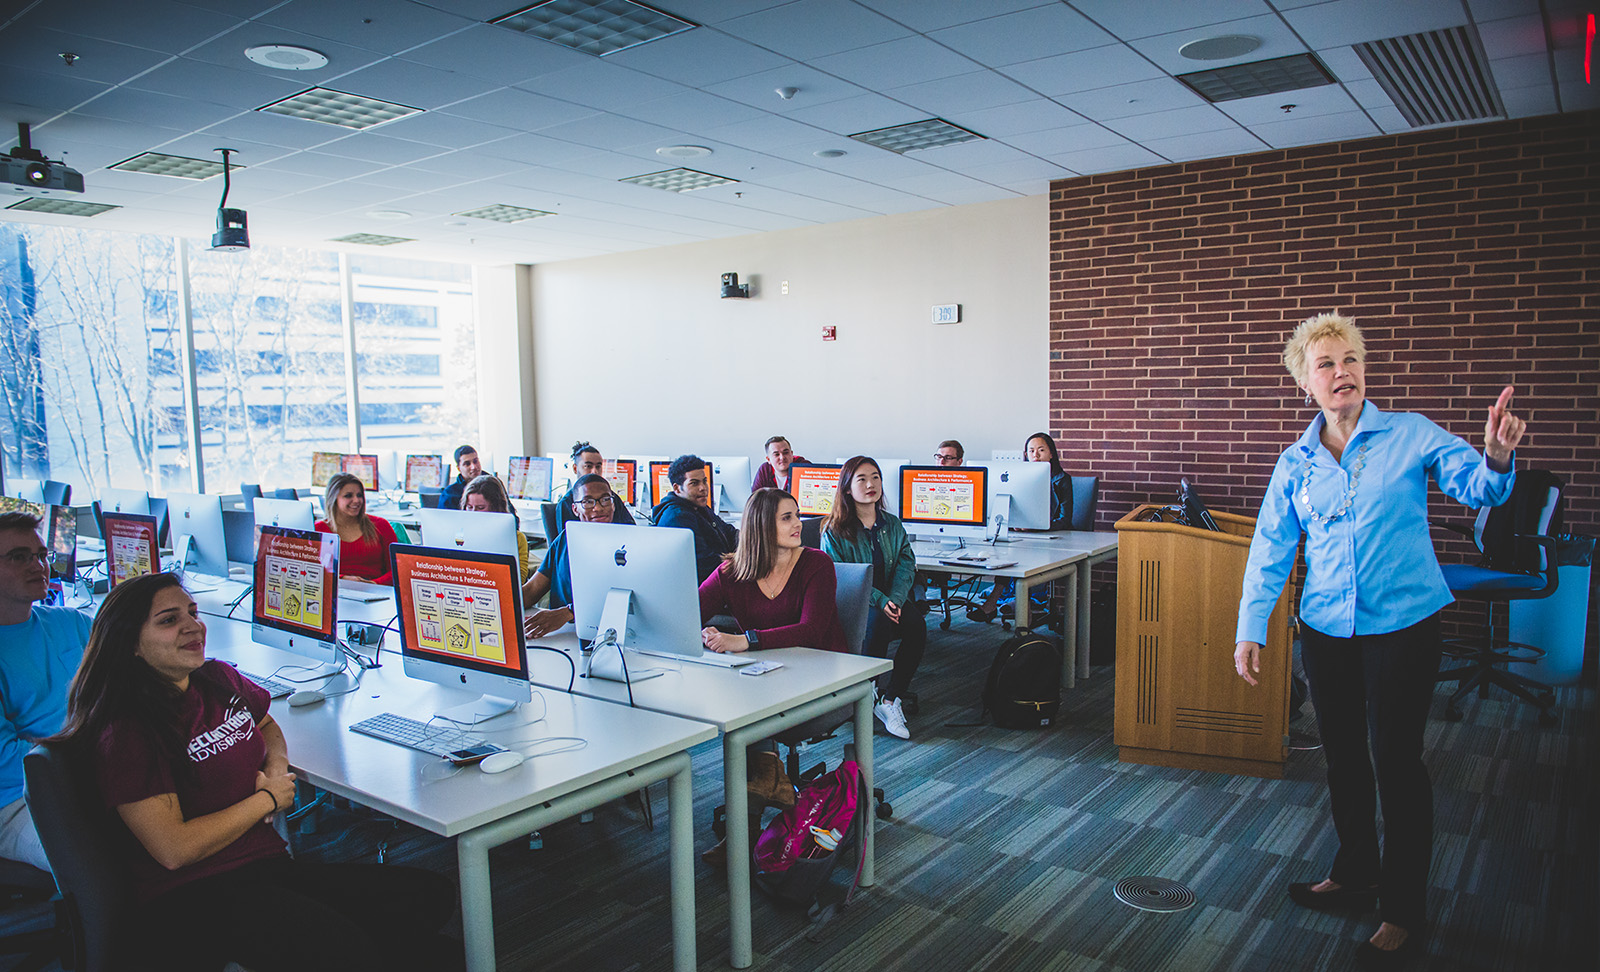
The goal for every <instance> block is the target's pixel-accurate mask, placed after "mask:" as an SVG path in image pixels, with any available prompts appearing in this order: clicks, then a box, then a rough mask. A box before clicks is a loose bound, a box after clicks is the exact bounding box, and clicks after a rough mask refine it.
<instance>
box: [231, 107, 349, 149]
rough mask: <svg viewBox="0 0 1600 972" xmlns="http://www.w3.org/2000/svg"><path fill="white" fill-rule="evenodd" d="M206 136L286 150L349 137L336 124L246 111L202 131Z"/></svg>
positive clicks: (264, 112)
mask: <svg viewBox="0 0 1600 972" xmlns="http://www.w3.org/2000/svg"><path fill="white" fill-rule="evenodd" d="M201 131H202V132H204V133H206V134H208V135H220V136H223V143H226V142H227V140H228V138H229V137H232V136H237V137H238V138H242V139H245V140H246V141H251V142H265V143H268V144H271V145H278V146H281V147H283V148H289V149H307V148H310V147H312V146H313V145H321V144H322V143H323V142H331V141H333V140H334V139H336V138H343V137H345V136H346V135H348V134H350V129H348V128H341V127H340V126H338V125H327V124H324V123H322V122H314V121H308V120H307V119H304V118H290V117H289V116H287V115H278V114H274V113H272V112H267V111H247V112H243V113H241V114H238V115H234V116H233V117H232V118H228V119H225V120H223V121H220V122H218V123H217V124H215V125H210V126H207V127H206V128H204V129H201Z"/></svg>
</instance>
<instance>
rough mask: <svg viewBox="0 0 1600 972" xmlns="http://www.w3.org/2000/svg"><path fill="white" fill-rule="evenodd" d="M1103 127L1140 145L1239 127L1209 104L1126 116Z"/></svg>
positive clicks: (1115, 119)
mask: <svg viewBox="0 0 1600 972" xmlns="http://www.w3.org/2000/svg"><path fill="white" fill-rule="evenodd" d="M1105 124H1106V127H1107V128H1109V129H1111V130H1112V131H1114V132H1116V133H1117V134H1119V135H1121V136H1122V137H1123V138H1126V139H1128V140H1129V141H1131V142H1138V143H1140V144H1141V145H1143V144H1147V143H1149V142H1150V141H1151V140H1153V139H1161V138H1174V137H1176V136H1179V135H1194V134H1197V133H1199V132H1221V131H1228V130H1230V129H1237V128H1238V127H1239V126H1238V123H1237V122H1235V121H1234V120H1233V119H1231V118H1229V117H1228V116H1227V115H1224V114H1223V113H1222V112H1220V111H1218V110H1217V109H1216V108H1215V107H1214V106H1212V105H1195V106H1193V107H1190V108H1174V109H1172V110H1170V111H1156V112H1151V113H1149V114H1147V115H1130V116H1129V117H1127V118H1114V119H1112V120H1110V121H1108V122H1106V123H1105Z"/></svg>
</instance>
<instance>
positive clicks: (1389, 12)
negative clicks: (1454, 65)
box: [1283, 0, 1467, 48]
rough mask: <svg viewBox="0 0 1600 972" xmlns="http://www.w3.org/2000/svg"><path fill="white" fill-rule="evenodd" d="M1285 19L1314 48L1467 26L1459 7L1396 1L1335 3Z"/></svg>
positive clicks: (1343, 0) (1297, 11) (1335, 0)
mask: <svg viewBox="0 0 1600 972" xmlns="http://www.w3.org/2000/svg"><path fill="white" fill-rule="evenodd" d="M1283 16H1284V19H1285V20H1287V21H1288V22H1289V26H1290V27H1293V28H1294V30H1295V33H1297V34H1299V35H1300V36H1301V37H1302V38H1304V39H1305V42H1306V44H1308V45H1310V46H1311V47H1312V48H1320V47H1340V46H1344V45H1348V44H1360V43H1362V42H1364V41H1372V40H1383V39H1385V38H1388V37H1401V36H1404V35H1406V34H1420V33H1422V32H1423V31H1428V30H1441V29H1443V28H1446V27H1459V26H1461V25H1462V24H1464V23H1466V22H1467V16H1466V13H1465V12H1464V11H1463V10H1462V9H1461V6H1460V4H1457V3H1395V2H1394V0H1332V2H1331V3H1321V4H1317V5H1316V6H1312V7H1300V8H1298V9H1295V10H1286V11H1284V14H1283Z"/></svg>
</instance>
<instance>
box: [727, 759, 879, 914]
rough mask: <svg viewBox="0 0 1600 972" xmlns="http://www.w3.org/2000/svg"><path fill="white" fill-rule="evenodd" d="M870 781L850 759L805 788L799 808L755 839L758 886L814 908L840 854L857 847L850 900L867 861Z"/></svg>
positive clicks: (797, 803) (797, 801)
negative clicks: (864, 831) (865, 835)
mask: <svg viewBox="0 0 1600 972" xmlns="http://www.w3.org/2000/svg"><path fill="white" fill-rule="evenodd" d="M865 783H866V781H865V779H864V778H863V776H862V774H861V766H860V765H859V764H858V763H856V762H855V760H845V761H844V762H842V763H840V764H839V768H838V769H836V770H834V771H833V772H831V773H824V774H822V775H821V776H819V777H817V778H816V779H814V780H811V781H810V782H807V783H803V784H801V786H800V790H799V793H798V794H797V795H796V797H795V804H794V806H793V807H791V808H789V809H788V810H785V811H784V812H783V813H781V814H779V815H778V816H777V817H776V818H774V819H773V821H772V822H771V823H769V824H767V825H766V827H764V828H762V831H761V834H760V835H759V836H758V837H756V842H755V847H754V848H753V850H752V855H751V856H752V858H753V860H752V863H753V872H754V877H755V882H756V885H757V886H758V887H760V888H761V889H762V890H764V891H766V892H767V893H768V894H770V895H772V896H773V897H774V898H777V899H778V900H779V901H785V902H788V903H791V904H800V905H807V906H811V905H815V904H816V901H817V892H818V891H819V890H821V888H822V886H823V884H824V883H826V882H827V880H828V878H829V876H830V875H831V874H832V873H833V868H834V865H835V864H837V863H838V860H839V855H840V852H841V851H845V850H848V849H849V847H850V845H851V844H852V843H854V844H855V846H856V847H857V848H858V853H857V858H858V860H857V864H856V875H855V880H853V881H852V882H851V884H850V891H849V892H848V893H847V894H846V895H845V901H847V902H848V901H849V900H850V895H852V894H854V893H855V889H856V886H857V885H858V884H859V883H860V882H861V867H862V865H863V864H864V863H865V862H866V845H865V843H864V842H863V841H862V840H861V835H860V833H859V830H860V828H861V827H863V826H866V825H867V822H868V817H867V802H868V798H867V796H866V793H867V791H866V785H865ZM835 834H837V835H838V837H835V836H834V835H835ZM830 845H831V846H830Z"/></svg>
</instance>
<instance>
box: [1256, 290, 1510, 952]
mask: <svg viewBox="0 0 1600 972" xmlns="http://www.w3.org/2000/svg"><path fill="white" fill-rule="evenodd" d="M1283 362H1284V364H1285V365H1286V366H1287V367H1288V369H1289V373H1290V374H1291V375H1293V376H1294V380H1295V382H1296V384H1298V385H1299V386H1300V387H1301V388H1302V389H1304V390H1305V392H1306V403H1307V404H1312V403H1313V402H1314V403H1315V404H1316V405H1317V406H1318V407H1319V409H1320V411H1319V414H1318V415H1317V416H1316V417H1315V418H1313V419H1312V420H1311V424H1310V425H1309V426H1308V427H1307V428H1306V431H1305V434H1304V435H1302V436H1301V437H1300V439H1299V440H1298V441H1296V442H1295V443H1294V445H1292V446H1290V447H1289V448H1288V449H1286V450H1284V452H1283V455H1281V456H1280V457H1279V458H1278V463H1277V465H1276V466H1275V467H1274V468H1273V471H1272V480H1271V482H1269V483H1268V485H1267V493H1266V496H1265V498H1264V499H1263V500H1262V502H1261V514H1260V516H1259V518H1258V519H1257V521H1256V531H1255V536H1254V537H1253V538H1252V539H1251V542H1250V557H1249V560H1248V562H1247V563H1246V566H1245V575H1244V589H1243V592H1242V594H1241V595H1240V598H1239V625H1238V632H1237V634H1236V636H1235V638H1236V642H1237V643H1236V645H1235V649H1234V654H1233V659H1234V669H1235V671H1237V672H1238V674H1239V677H1241V678H1243V679H1244V680H1245V681H1246V682H1249V683H1250V684H1251V685H1255V684H1257V680H1256V678H1255V675H1257V674H1259V673H1260V671H1261V657H1260V652H1261V643H1262V642H1263V641H1265V640H1266V631H1267V617H1268V616H1269V615H1270V614H1271V613H1272V607H1273V605H1274V604H1275V603H1276V602H1277V599H1278V596H1279V594H1280V593H1281V592H1282V591H1283V585H1284V583H1285V582H1286V581H1287V580H1288V577H1289V573H1290V571H1291V570H1292V569H1293V567H1294V560H1295V551H1296V548H1297V546H1298V545H1299V543H1300V539H1301V537H1302V536H1304V538H1305V544H1306V577H1305V589H1304V592H1303V594H1302V596H1301V599H1300V652H1301V661H1302V662H1303V663H1304V665H1305V671H1306V680H1307V682H1308V683H1309V685H1310V688H1311V700H1312V703H1313V704H1314V705H1315V707H1316V710H1317V728H1318V731H1319V732H1320V733H1321V736H1322V747H1323V752H1324V754H1325V756H1326V757H1327V762H1328V793H1329V797H1330V803H1331V805H1332V811H1333V824H1334V830H1335V831H1336V832H1337V834H1338V837H1339V850H1338V852H1337V854H1336V855H1335V856H1334V859H1333V866H1332V867H1331V868H1330V869H1329V871H1328V876H1327V878H1326V879H1325V880H1322V881H1317V882H1308V883H1296V884H1291V885H1289V897H1290V898H1291V899H1292V900H1293V901H1295V903H1297V904H1300V905H1303V906H1305V907H1309V908H1323V909H1350V910H1356V911H1365V910H1369V909H1370V908H1371V907H1372V905H1373V903H1374V901H1376V903H1377V905H1378V907H1379V917H1380V919H1381V920H1382V924H1381V925H1380V926H1379V928H1378V930H1377V932H1376V933H1375V934H1373V936H1372V938H1371V939H1370V940H1369V941H1366V942H1363V943H1362V944H1361V945H1360V946H1359V947H1358V949H1357V951H1356V956H1357V959H1358V961H1359V962H1360V963H1361V964H1364V965H1366V966H1368V967H1374V968H1389V967H1394V966H1397V965H1399V964H1401V963H1402V962H1404V961H1406V960H1407V959H1408V958H1409V957H1410V956H1411V955H1413V954H1416V953H1418V952H1420V951H1421V948H1422V944H1423V941H1424V937H1425V935H1426V925H1427V917H1426V911H1425V906H1426V899H1427V881H1428V863H1429V858H1430V856H1431V853H1432V845H1433V790H1432V785H1431V784H1430V782H1429V780H1428V771H1427V767H1426V766H1425V765H1424V764H1423V762H1422V733H1423V728H1424V726H1425V725H1426V723H1427V718H1428V705H1429V702H1430V701H1431V700H1432V698H1433V686H1434V682H1435V679H1436V675H1437V673H1438V669H1439V656H1440V645H1439V617H1438V613H1439V610H1440V609H1441V608H1443V607H1444V606H1445V605H1447V604H1449V603H1450V602H1451V601H1452V600H1453V597H1452V596H1451V594H1450V590H1449V588H1447V587H1446V586H1445V583H1444V576H1443V574H1442V573H1441V572H1440V570H1439V564H1438V561H1437V560H1435V559H1434V554H1433V544H1432V542H1431V541H1430V539H1429V537H1428V521H1427V515H1428V480H1429V479H1432V480H1433V481H1434V482H1435V483H1437V484H1438V486H1439V488H1440V489H1441V490H1442V491H1443V492H1444V493H1445V494H1446V495H1447V496H1450V497H1451V498H1452V499H1455V500H1456V501H1458V502H1461V503H1464V504H1466V505H1468V506H1473V507H1484V506H1497V505H1499V504H1500V503H1503V502H1505V501H1506V499H1507V498H1509V497H1510V495H1511V486H1512V482H1513V478H1514V475H1513V473H1512V459H1513V452H1514V450H1515V449H1516V447H1517V443H1518V442H1519V441H1520V440H1521V439H1522V434H1523V430H1524V424H1523V421H1522V420H1521V419H1519V418H1517V417H1516V416H1515V415H1512V414H1511V412H1510V411H1509V410H1508V408H1507V406H1508V405H1509V404H1510V401H1511V393H1512V389H1511V388H1509V387H1507V388H1506V389H1505V390H1504V391H1502V392H1501V393H1500V398H1499V400H1498V401H1497V402H1495V404H1494V405H1493V406H1491V407H1490V409H1489V416H1488V421H1487V422H1486V423H1485V426H1484V453H1485V455H1484V456H1480V455H1479V454H1478V453H1477V451H1476V450H1474V449H1473V448H1472V446H1470V445H1468V444H1467V442H1466V441H1465V440H1463V439H1461V438H1459V437H1457V436H1454V435H1451V434H1450V433H1448V432H1446V431H1445V430H1443V429H1441V428H1439V426H1437V425H1435V424H1433V423H1432V422H1430V421H1429V420H1427V419H1426V418H1423V417H1422V416H1421V415H1416V414H1413V413H1409V412H1383V411H1380V410H1379V409H1378V407H1377V406H1375V405H1373V404H1372V403H1371V402H1368V401H1367V400H1366V368H1365V345H1364V344H1363V342H1362V338H1361V331H1360V330H1359V329H1358V328H1357V327H1356V326H1355V323H1354V322H1353V321H1351V320H1350V319H1349V318H1346V317H1342V316H1339V315H1336V314H1322V315H1319V316H1317V317H1313V318H1310V319H1309V320H1307V321H1305V322H1303V323H1302V324H1301V325H1300V326H1299V327H1298V328H1296V329H1295V332H1294V334H1293V335H1292V336H1291V337H1290V339H1289V343H1288V345H1287V346H1285V348H1284V350H1283ZM1369 736H1370V744H1371V753H1372V757H1373V759H1372V760H1371V761H1369V759H1368V744H1369ZM1373 762H1375V763H1376V771H1377V772H1376V791H1377V795H1378V796H1379V797H1380V798H1381V801H1382V810H1383V825H1384V826H1383V830H1384V840H1383V847H1382V850H1381V852H1380V850H1379V845H1378V832H1377V827H1376V822H1375V816H1376V813H1377V809H1378V808H1377V806H1376V805H1375V803H1374V799H1373V797H1374V772H1373V770H1374V767H1373Z"/></svg>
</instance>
